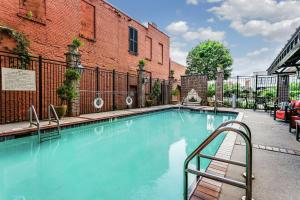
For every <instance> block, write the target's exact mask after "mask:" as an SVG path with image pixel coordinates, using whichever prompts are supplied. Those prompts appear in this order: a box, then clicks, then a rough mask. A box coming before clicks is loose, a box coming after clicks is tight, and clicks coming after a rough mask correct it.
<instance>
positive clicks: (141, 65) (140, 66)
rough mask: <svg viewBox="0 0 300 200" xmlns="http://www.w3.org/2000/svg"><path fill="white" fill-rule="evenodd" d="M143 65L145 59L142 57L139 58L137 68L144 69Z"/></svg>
mask: <svg viewBox="0 0 300 200" xmlns="http://www.w3.org/2000/svg"><path fill="white" fill-rule="evenodd" d="M145 65H146V61H145V60H144V59H142V60H139V65H138V67H139V70H144V67H145Z"/></svg>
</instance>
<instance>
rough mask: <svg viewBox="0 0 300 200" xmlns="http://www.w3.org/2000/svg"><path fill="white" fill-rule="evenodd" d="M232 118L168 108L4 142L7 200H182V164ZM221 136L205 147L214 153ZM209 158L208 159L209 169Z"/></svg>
mask: <svg viewBox="0 0 300 200" xmlns="http://www.w3.org/2000/svg"><path fill="white" fill-rule="evenodd" d="M235 117H236V116H235V115H233V114H225V113H222V114H217V115H214V114H212V113H199V112H191V111H188V110H184V111H183V110H181V111H178V110H168V111H161V112H155V113H151V114H145V115H140V116H135V117H127V118H123V119H118V120H115V121H113V122H102V123H97V124H91V125H86V126H80V127H76V128H69V129H64V130H62V137H61V139H58V140H53V141H48V142H44V143H42V144H38V142H37V137H36V136H32V137H26V138H21V139H16V140H11V141H8V142H5V143H4V142H2V143H0V199H1V200H96V199H97V200H118V199H122V200H166V199H172V200H181V199H182V197H183V195H182V190H183V186H182V176H183V162H184V159H185V158H186V157H187V155H188V154H189V153H191V152H192V151H193V150H194V149H195V147H196V146H198V145H199V144H200V143H201V141H203V140H204V139H205V138H207V137H208V135H209V134H210V133H211V132H212V131H213V130H214V129H215V128H216V127H217V126H218V125H219V124H221V123H222V122H223V121H226V120H230V119H233V118H235ZM223 139H224V135H220V136H219V137H218V138H217V139H216V140H214V142H213V143H211V144H210V145H209V146H208V147H207V148H206V149H205V151H204V152H205V153H207V154H211V155H214V154H215V153H216V151H217V150H218V148H219V146H220V144H221V143H222V141H223ZM208 164H209V161H208V160H203V161H202V160H201V169H203V170H205V169H206V167H207V166H208Z"/></svg>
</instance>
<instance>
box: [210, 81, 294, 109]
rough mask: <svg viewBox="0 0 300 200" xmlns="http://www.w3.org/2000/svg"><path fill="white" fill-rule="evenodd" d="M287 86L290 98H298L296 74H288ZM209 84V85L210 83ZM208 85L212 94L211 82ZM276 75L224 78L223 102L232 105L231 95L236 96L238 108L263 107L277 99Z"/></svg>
mask: <svg viewBox="0 0 300 200" xmlns="http://www.w3.org/2000/svg"><path fill="white" fill-rule="evenodd" d="M288 79H289V82H288V84H289V86H288V87H287V88H286V89H287V90H288V91H286V92H287V94H288V96H289V98H290V99H300V80H299V79H298V78H297V77H296V75H289V78H288ZM210 84H211V85H210ZM210 84H209V86H208V93H209V94H214V91H212V90H214V87H213V84H214V83H213V82H211V83H210ZM279 84H280V82H279V81H278V76H277V75H272V76H258V75H257V76H236V77H231V78H229V79H227V80H224V87H223V96H224V99H223V102H224V105H225V106H228V107H231V106H232V99H233V98H232V96H233V95H235V96H236V100H237V101H236V102H237V104H236V106H237V107H238V108H250V109H252V108H256V106H258V107H257V108H258V109H265V106H266V105H271V104H274V102H275V101H277V100H278V95H279V92H283V91H279V89H280V88H282V87H280V86H279Z"/></svg>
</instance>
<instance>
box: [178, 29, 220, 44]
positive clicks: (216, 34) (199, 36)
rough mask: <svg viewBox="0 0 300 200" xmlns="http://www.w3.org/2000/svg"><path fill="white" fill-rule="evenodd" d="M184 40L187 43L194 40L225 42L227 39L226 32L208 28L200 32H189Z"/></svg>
mask: <svg viewBox="0 0 300 200" xmlns="http://www.w3.org/2000/svg"><path fill="white" fill-rule="evenodd" d="M183 38H184V39H185V40H186V41H193V40H200V41H204V40H217V41H223V40H224V38H225V32H224V31H214V30H212V28H211V27H207V28H199V29H198V31H188V32H186V33H185V34H184V35H183Z"/></svg>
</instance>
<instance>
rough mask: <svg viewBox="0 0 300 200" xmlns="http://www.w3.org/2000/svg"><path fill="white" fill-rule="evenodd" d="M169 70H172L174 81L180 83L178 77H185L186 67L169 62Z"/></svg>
mask: <svg viewBox="0 0 300 200" xmlns="http://www.w3.org/2000/svg"><path fill="white" fill-rule="evenodd" d="M171 70H174V78H175V80H177V81H180V77H181V76H182V75H185V70H186V67H185V66H183V65H181V64H179V63H177V62H175V61H171Z"/></svg>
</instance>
